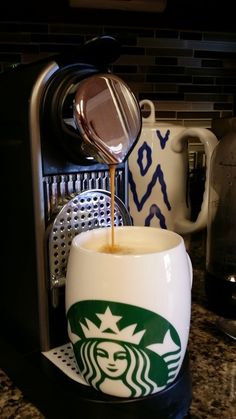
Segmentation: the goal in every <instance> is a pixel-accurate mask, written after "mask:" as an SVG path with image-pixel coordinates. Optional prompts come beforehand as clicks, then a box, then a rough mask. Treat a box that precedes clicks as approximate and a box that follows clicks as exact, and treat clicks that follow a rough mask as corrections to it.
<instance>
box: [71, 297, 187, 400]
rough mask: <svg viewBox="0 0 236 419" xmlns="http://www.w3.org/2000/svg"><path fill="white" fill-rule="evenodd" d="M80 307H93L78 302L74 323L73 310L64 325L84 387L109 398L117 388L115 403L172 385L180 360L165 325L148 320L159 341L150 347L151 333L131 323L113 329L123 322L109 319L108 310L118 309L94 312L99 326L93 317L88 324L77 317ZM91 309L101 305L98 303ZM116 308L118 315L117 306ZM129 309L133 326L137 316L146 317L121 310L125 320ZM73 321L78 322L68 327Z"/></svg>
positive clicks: (172, 335)
mask: <svg viewBox="0 0 236 419" xmlns="http://www.w3.org/2000/svg"><path fill="white" fill-rule="evenodd" d="M86 303H90V304H91V305H92V304H93V305H95V302H91V301H90V302H85V301H84V302H80V303H79V305H80V309H79V311H78V313H79V312H80V315H78V317H77V316H75V313H76V312H77V310H78V305H77V304H76V305H75V306H74V307H73V308H72V310H73V311H74V313H72V311H71V312H69V313H68V319H69V326H70V327H69V336H70V340H71V342H72V343H73V348H74V352H75V355H76V359H77V364H78V368H79V372H80V374H81V375H82V377H83V378H84V380H85V381H86V382H87V383H88V384H89V385H91V386H93V387H94V388H96V389H97V390H100V391H102V392H104V393H107V394H111V395H112V394H114V388H116V387H117V386H119V394H120V396H121V397H140V396H146V395H148V394H152V393H155V392H157V391H160V390H161V389H162V388H164V387H165V386H166V384H167V383H170V382H171V381H173V379H174V378H175V373H176V372H177V366H178V362H179V359H180V346H179V344H180V342H179V340H178V337H177V335H176V334H175V331H174V330H173V328H172V326H171V325H170V324H169V323H167V322H166V321H165V320H164V319H162V318H159V316H154V317H155V319H154V320H153V321H154V322H155V323H156V324H159V327H160V329H161V330H162V335H161V336H160V340H159V341H158V342H156V343H153V336H152V331H151V330H149V331H148V330H145V329H143V330H140V328H139V327H138V325H137V323H136V324H135V323H130V321H129V320H128V322H127V320H126V322H127V324H126V322H125V323H123V324H122V327H119V326H118V325H119V322H120V320H123V321H124V320H125V316H118V315H115V314H114V312H112V311H111V309H110V306H112V305H114V306H117V304H118V303H115V304H114V303H112V302H109V306H108V305H104V308H103V311H102V312H101V310H99V311H100V312H98V311H95V312H94V313H95V316H97V318H99V320H100V322H96V323H95V321H96V320H94V319H95V317H93V320H91V315H90V318H88V317H87V316H86V317H85V316H81V313H82V311H83V308H82V305H83V306H85V304H86ZM97 303H98V304H99V305H100V306H101V305H102V302H101V301H99V302H97ZM90 304H89V305H90ZM118 306H119V311H120V310H121V309H122V306H123V305H122V304H118ZM130 308H131V309H132V310H136V311H137V313H136V312H135V313H134V314H133V317H134V318H136V320H138V315H137V314H138V313H139V315H140V314H141V313H140V312H141V311H142V314H143V316H144V315H145V314H146V315H147V316H149V317H150V312H146V313H145V314H144V311H143V310H142V309H140V308H137V307H136V308H135V307H132V306H127V307H126V318H127V319H128V312H127V309H128V310H129V309H130ZM90 309H91V307H90ZM116 311H117V308H116ZM120 312H121V311H120ZM152 315H153V314H152ZM76 317H77V318H80V319H81V320H82V321H79V322H78V321H74V319H76ZM70 319H71V320H72V321H71V322H70ZM123 325H124V326H123ZM78 326H79V328H78ZM79 329H80V330H79ZM137 330H138V331H137ZM145 335H146V337H145ZM173 338H174V340H173ZM151 342H152V343H151ZM154 342H155V341H154ZM150 343H151V344H150ZM177 343H178V344H177ZM167 347H168V348H169V349H168V350H166V348H167ZM157 371H158V374H157Z"/></svg>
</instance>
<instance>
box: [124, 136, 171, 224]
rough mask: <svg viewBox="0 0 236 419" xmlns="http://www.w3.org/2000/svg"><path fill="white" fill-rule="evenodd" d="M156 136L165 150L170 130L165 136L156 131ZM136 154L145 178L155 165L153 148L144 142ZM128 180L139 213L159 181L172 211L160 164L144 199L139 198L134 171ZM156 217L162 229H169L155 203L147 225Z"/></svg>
mask: <svg viewBox="0 0 236 419" xmlns="http://www.w3.org/2000/svg"><path fill="white" fill-rule="evenodd" d="M156 136H157V139H159V141H160V147H161V149H162V150H163V149H164V148H165V146H166V143H167V141H168V140H169V136H170V130H169V129H168V130H167V131H166V132H165V135H164V136H163V135H162V134H161V132H160V130H156ZM136 152H137V156H138V158H137V165H138V168H139V171H140V175H141V176H143V177H144V176H145V175H146V174H147V172H148V171H149V170H150V168H151V167H152V163H153V161H152V148H151V147H150V146H149V145H148V144H147V142H146V141H144V142H143V143H142V145H141V146H140V147H139V148H138V149H137V150H136ZM128 179H129V184H130V190H131V192H132V195H133V200H134V203H135V205H136V208H137V210H138V211H139V212H140V211H141V210H142V208H143V206H144V204H145V203H146V201H147V200H148V199H149V197H150V196H151V193H152V190H153V188H154V186H155V185H156V183H157V180H158V181H159V184H160V186H161V192H162V196H163V201H164V203H165V205H166V207H167V209H168V210H169V211H170V210H171V205H170V202H169V199H168V194H167V186H166V182H165V177H164V173H163V170H162V168H161V165H160V164H157V166H156V168H155V170H154V173H153V175H152V178H151V181H150V182H149V183H148V185H147V189H146V192H145V194H144V195H143V196H142V197H140V199H139V197H138V194H137V186H136V183H135V181H134V178H133V174H132V171H131V170H130V169H129V171H128ZM154 217H156V218H158V220H159V222H160V227H161V228H165V229H166V228H167V226H166V220H165V216H164V215H163V214H162V212H161V209H160V208H159V206H158V205H157V204H155V203H153V204H152V205H151V206H150V207H149V213H148V214H147V216H146V218H145V225H146V226H150V223H151V220H152V219H153V218H154Z"/></svg>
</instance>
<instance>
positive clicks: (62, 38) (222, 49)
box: [0, 11, 236, 126]
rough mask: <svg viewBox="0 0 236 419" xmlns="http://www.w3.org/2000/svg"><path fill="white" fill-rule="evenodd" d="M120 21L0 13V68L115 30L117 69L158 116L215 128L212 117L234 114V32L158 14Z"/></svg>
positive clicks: (64, 49) (73, 49)
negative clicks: (3, 15) (173, 22)
mask: <svg viewBox="0 0 236 419" xmlns="http://www.w3.org/2000/svg"><path fill="white" fill-rule="evenodd" d="M98 13H101V11H100V12H98ZM117 16H119V15H117ZM144 16H145V15H144ZM117 20H118V23H116V25H115V26H114V22H112V21H111V22H110V23H109V19H106V21H105V23H103V22H102V21H103V19H95V16H94V15H93V19H77V20H75V19H72V18H71V19H68V18H65V19H63V16H60V17H59V18H57V19H53V18H52V17H50V16H47V15H46V17H43V15H42V16H41V17H40V18H38V19H33V18H32V19H31V20H26V19H25V18H22V17H21V16H20V18H18V17H17V18H14V20H12V19H11V15H9V16H8V17H7V19H3V20H1V15H0V71H1V72H3V71H6V70H8V69H9V68H10V67H12V66H17V65H19V64H26V63H29V62H32V61H34V60H38V59H40V58H45V57H47V56H50V55H53V54H55V53H64V52H67V53H68V52H69V53H70V52H71V53H74V52H76V48H77V45H78V44H80V43H83V42H84V41H85V40H87V39H89V38H92V37H95V36H99V35H103V34H106V35H113V36H115V37H117V38H118V39H119V40H120V42H121V44H122V50H121V56H120V58H119V59H118V60H117V61H116V62H115V63H114V64H113V65H112V67H111V68H112V70H113V71H114V72H115V73H116V74H117V75H120V76H121V77H122V78H123V79H124V80H125V81H126V82H127V83H128V84H129V86H130V87H131V88H132V90H133V91H134V93H135V94H136V95H137V97H138V99H140V100H141V99H145V98H148V99H151V100H153V101H154V103H155V107H156V117H157V118H158V119H178V120H181V121H183V123H184V124H186V125H188V124H191V123H192V121H194V124H195V125H196V124H197V123H198V121H199V124H200V125H205V126H209V124H210V121H211V119H212V118H218V117H224V116H231V115H232V113H233V102H234V95H235V93H236V32H235V33H234V32H228V31H225V30H224V31H222V30H221V31H219V30H217V31H216V30H215V29H213V30H212V29H210V30H209V31H208V30H207V28H206V27H205V26H204V28H203V29H201V30H197V29H194V30H191V29H190V27H191V24H188V25H187V28H186V25H182V27H183V29H182V28H181V26H180V27H177V25H171V26H170V27H168V23H167V22H166V21H164V24H163V22H162V21H161V17H160V15H159V16H158V19H157V23H155V19H154V18H152V19H151V21H148V20H147V19H143V21H142V19H139V22H138V24H135V21H134V22H133V21H132V22H130V23H129V22H128V21H127V19H126V21H125V20H124V21H123V20H122V21H121V20H120V21H119V19H117ZM98 22H100V23H98ZM174 26H176V27H174ZM195 26H196V25H193V27H195ZM199 26H200V27H201V25H199Z"/></svg>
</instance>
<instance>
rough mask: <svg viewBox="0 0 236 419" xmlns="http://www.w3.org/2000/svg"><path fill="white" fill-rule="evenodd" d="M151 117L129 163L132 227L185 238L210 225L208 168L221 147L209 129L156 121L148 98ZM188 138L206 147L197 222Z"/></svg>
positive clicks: (141, 104)
mask: <svg viewBox="0 0 236 419" xmlns="http://www.w3.org/2000/svg"><path fill="white" fill-rule="evenodd" d="M145 104H146V105H149V106H150V115H149V116H148V117H147V118H143V126H142V131H141V135H140V138H139V140H138V142H137V144H136V145H135V148H134V149H133V151H132V152H131V154H130V156H129V159H128V166H129V211H130V214H131V217H132V220H133V224H134V225H137V226H138V225H139V226H142V225H145V226H152V227H160V228H165V229H168V230H172V231H175V232H177V233H179V234H182V235H185V234H186V235H188V234H189V233H192V232H195V231H197V230H200V229H203V228H204V227H205V226H206V224H207V212H208V209H207V208H208V191H209V166H210V159H211V155H212V152H213V150H214V148H215V146H216V144H217V143H218V140H217V138H216V137H215V135H214V134H213V133H212V132H211V131H209V130H208V129H206V128H198V127H191V128H186V127H184V126H182V125H177V124H172V123H168V122H167V123H159V122H158V121H155V108H154V104H153V103H152V102H151V101H150V100H143V101H141V102H140V107H142V106H143V105H145ZM190 138H197V139H198V140H200V141H201V142H202V143H203V145H204V150H205V154H206V181H205V191H204V195H203V202H202V206H201V210H200V212H199V214H198V216H197V219H196V221H191V220H190V207H189V202H188V197H187V194H188V192H187V177H188V147H187V145H188V144H187V143H188V140H189V139H190Z"/></svg>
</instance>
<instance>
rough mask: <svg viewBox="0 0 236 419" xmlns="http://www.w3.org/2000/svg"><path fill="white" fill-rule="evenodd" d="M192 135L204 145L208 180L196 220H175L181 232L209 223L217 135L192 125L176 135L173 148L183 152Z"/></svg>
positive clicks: (203, 226)
mask: <svg viewBox="0 0 236 419" xmlns="http://www.w3.org/2000/svg"><path fill="white" fill-rule="evenodd" d="M191 137H195V138H198V139H199V140H200V141H201V143H202V144H203V145H204V150H205V154H206V180H205V188H204V193H203V199H202V205H201V209H200V211H199V213H198V216H197V219H196V220H195V221H191V220H189V219H187V218H182V219H177V220H175V231H177V232H179V233H180V234H188V233H193V232H195V231H198V230H201V229H203V228H205V227H206V225H207V214H208V199H209V180H210V162H211V156H212V153H213V150H214V149H215V146H216V144H218V140H217V138H216V136H215V135H214V134H213V133H212V132H211V131H210V130H208V129H207V128H198V127H192V128H186V129H185V130H184V131H183V132H182V133H180V134H179V135H177V136H176V137H175V140H174V141H173V142H172V143H171V148H172V150H173V151H174V152H176V153H181V152H182V151H183V150H184V147H185V146H186V142H187V141H188V139H189V138H191Z"/></svg>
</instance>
